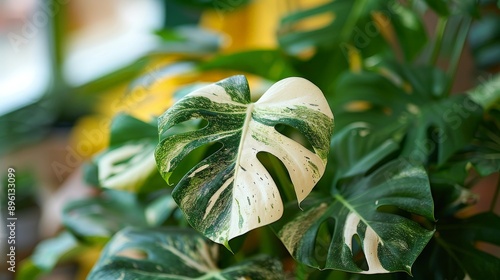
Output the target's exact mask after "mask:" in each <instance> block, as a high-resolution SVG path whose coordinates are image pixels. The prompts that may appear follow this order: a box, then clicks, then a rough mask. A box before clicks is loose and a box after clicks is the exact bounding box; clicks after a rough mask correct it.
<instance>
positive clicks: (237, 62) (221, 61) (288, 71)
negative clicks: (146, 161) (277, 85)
mask: <svg viewBox="0 0 500 280" xmlns="http://www.w3.org/2000/svg"><path fill="white" fill-rule="evenodd" d="M256 62H258V63H256ZM199 69H200V70H201V71H206V70H211V69H226V70H237V71H244V72H247V73H251V74H255V75H259V76H261V77H263V78H266V79H270V80H273V81H277V80H280V79H284V78H286V77H291V76H297V72H296V71H295V70H294V69H293V67H292V65H291V63H290V61H289V60H288V59H287V57H286V56H285V54H283V53H282V52H280V51H277V50H251V51H244V52H239V53H232V54H221V55H218V56H216V57H214V58H213V59H211V60H209V61H207V62H204V63H201V64H200V65H199Z"/></svg>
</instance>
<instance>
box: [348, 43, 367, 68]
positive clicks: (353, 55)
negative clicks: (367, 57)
mask: <svg viewBox="0 0 500 280" xmlns="http://www.w3.org/2000/svg"><path fill="white" fill-rule="evenodd" d="M346 47H347V58H348V61H349V69H350V70H351V71H352V72H354V73H359V72H361V70H362V69H363V59H362V58H361V54H360V52H359V50H358V49H357V48H356V47H354V46H351V45H346Z"/></svg>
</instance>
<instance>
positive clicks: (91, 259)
mask: <svg viewBox="0 0 500 280" xmlns="http://www.w3.org/2000/svg"><path fill="white" fill-rule="evenodd" d="M102 249H103V247H102V246H95V247H92V248H89V249H87V250H86V251H85V252H83V253H82V254H81V255H80V256H79V257H78V259H77V262H78V264H79V265H78V275H77V276H76V279H78V280H85V279H87V276H88V275H89V273H90V271H91V270H92V267H94V264H95V263H96V262H97V260H99V256H100V255H101V252H102Z"/></svg>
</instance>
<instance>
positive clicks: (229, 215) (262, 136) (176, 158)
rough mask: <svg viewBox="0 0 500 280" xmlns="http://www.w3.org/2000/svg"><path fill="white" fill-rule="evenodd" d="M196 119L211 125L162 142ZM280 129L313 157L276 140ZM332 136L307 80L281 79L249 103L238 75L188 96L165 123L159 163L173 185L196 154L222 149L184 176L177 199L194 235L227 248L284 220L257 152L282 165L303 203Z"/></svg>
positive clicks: (328, 116) (325, 110)
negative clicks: (302, 140) (294, 133)
mask: <svg viewBox="0 0 500 280" xmlns="http://www.w3.org/2000/svg"><path fill="white" fill-rule="evenodd" d="M193 118H194V119H200V118H201V119H205V120H206V121H208V125H207V126H206V127H204V128H202V129H200V130H196V131H191V132H186V133H182V134H175V135H172V136H167V137H163V135H164V133H165V132H167V133H168V131H169V129H170V128H172V127H174V128H175V125H177V124H179V123H182V122H185V121H187V120H190V119H193ZM278 124H284V125H287V126H291V127H293V128H295V129H297V130H298V131H299V132H301V133H302V134H303V135H304V136H305V137H306V138H307V140H308V141H309V142H310V144H311V146H312V149H313V150H314V152H312V151H309V150H308V149H307V148H306V147H304V146H302V145H300V144H298V143H297V142H295V141H294V140H292V139H290V138H288V137H285V136H284V135H282V134H280V133H278V132H277V131H276V129H275V128H274V127H275V126H276V125H278ZM332 129H333V115H332V113H331V111H330V108H329V107H328V104H327V103H326V100H325V98H324V96H323V94H322V93H321V91H320V90H319V89H318V88H317V87H316V86H314V85H313V84H312V83H310V82H309V81H307V80H305V79H302V78H288V79H284V80H281V81H279V82H278V83H276V84H274V85H273V86H272V87H271V88H270V89H269V90H268V91H267V92H266V93H264V95H263V96H262V97H261V98H260V100H258V101H257V102H255V103H251V102H250V91H249V88H248V82H247V80H246V78H245V77H244V76H233V77H230V78H228V79H225V80H222V81H220V82H218V83H215V84H212V85H210V86H207V87H204V88H202V89H199V90H197V91H195V92H193V93H191V94H189V95H187V96H186V97H185V98H183V99H181V100H180V101H179V102H177V103H176V104H174V106H172V107H171V108H170V109H169V110H168V111H166V112H165V113H164V114H163V115H162V116H161V117H160V118H159V130H160V135H162V139H161V142H160V144H159V145H158V147H157V149H156V162H157V164H158V169H159V170H160V173H161V174H162V175H163V177H164V179H165V180H166V181H167V182H168V180H169V178H170V176H171V174H172V172H173V170H174V169H175V168H176V167H177V165H178V164H179V162H180V161H181V159H182V158H184V157H185V156H186V155H188V154H189V153H190V152H191V151H192V150H194V149H195V148H197V147H200V146H204V145H206V144H210V143H214V142H218V143H221V144H222V147H221V148H220V149H219V150H217V151H216V152H215V153H213V154H212V155H210V156H209V157H208V158H205V159H204V160H203V161H201V162H200V163H198V164H197V165H196V166H195V167H193V169H191V170H190V171H189V172H188V173H187V174H186V175H185V176H184V177H183V179H182V180H181V181H180V182H179V184H178V185H177V186H176V187H175V189H174V191H173V192H172V196H173V197H174V199H175V201H176V202H177V204H178V205H179V206H180V208H181V209H182V210H183V212H184V213H185V214H186V217H187V220H188V221H189V223H190V224H191V225H192V226H193V227H194V228H195V229H197V230H198V231H200V232H202V233H203V234H204V235H205V236H207V237H208V238H210V239H212V240H214V241H215V242H218V243H222V244H225V245H226V247H228V246H229V245H228V241H229V240H230V239H232V238H233V237H236V236H239V235H242V234H244V233H245V232H247V231H249V230H252V229H254V228H256V227H260V226H264V225H267V224H269V223H272V222H274V221H276V220H277V219H279V218H280V217H281V215H282V207H283V204H282V201H281V198H280V194H279V191H278V189H277V186H276V184H275V183H274V181H273V179H272V178H271V176H270V175H269V173H268V171H267V170H266V169H265V168H264V167H263V165H262V164H261V163H260V162H259V160H258V159H257V153H259V152H266V153H270V154H273V155H274V156H276V157H277V158H278V159H280V160H281V161H283V164H284V165H285V167H286V168H287V169H288V172H289V174H290V176H291V180H292V183H293V184H294V187H295V193H296V195H297V197H298V201H299V202H300V201H302V200H303V199H304V198H305V197H306V196H307V195H308V194H309V192H310V191H311V190H312V188H313V187H314V185H315V184H316V182H317V181H318V180H319V179H320V178H321V176H322V175H323V172H324V169H325V165H326V160H327V155H328V151H329V141H330V136H331V134H332Z"/></svg>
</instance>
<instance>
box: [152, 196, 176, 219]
mask: <svg viewBox="0 0 500 280" xmlns="http://www.w3.org/2000/svg"><path fill="white" fill-rule="evenodd" d="M175 209H177V204H176V203H175V201H174V199H173V197H172V195H171V194H170V193H168V194H164V195H162V196H160V197H158V198H156V199H155V200H154V201H152V202H151V203H150V204H149V205H148V206H147V207H146V209H145V214H146V219H147V221H148V224H149V225H152V226H160V225H161V224H162V223H163V222H164V221H166V220H167V219H168V218H169V217H170V216H171V215H172V214H173V212H174V210H175Z"/></svg>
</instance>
